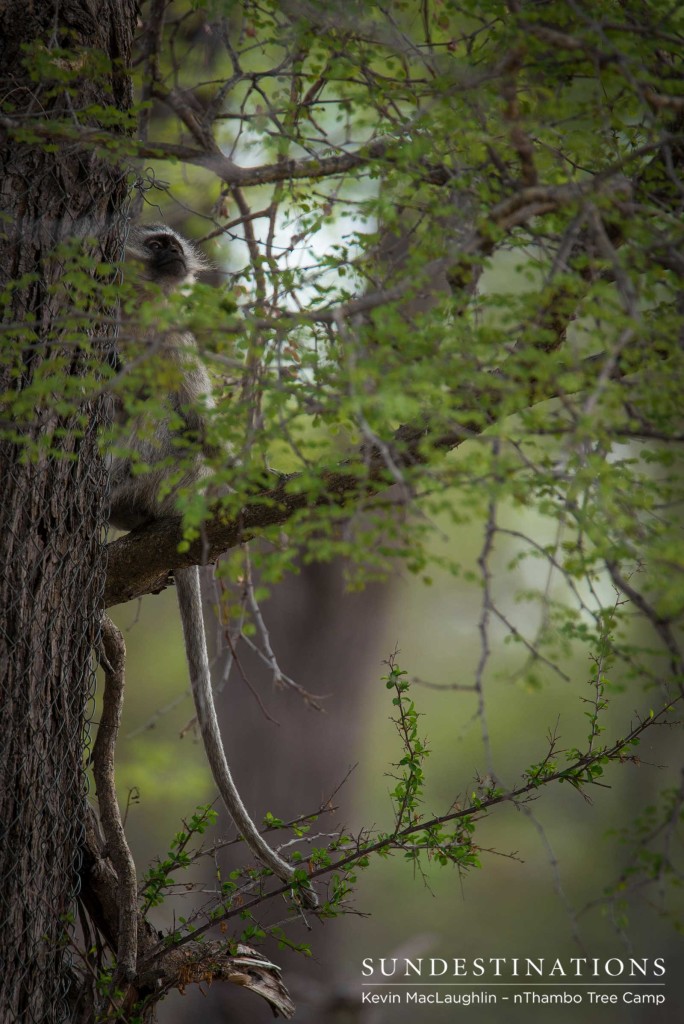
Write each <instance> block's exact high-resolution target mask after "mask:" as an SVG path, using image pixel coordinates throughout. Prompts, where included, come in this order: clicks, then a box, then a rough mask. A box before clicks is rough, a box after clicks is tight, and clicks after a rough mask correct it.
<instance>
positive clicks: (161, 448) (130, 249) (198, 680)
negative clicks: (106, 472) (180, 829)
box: [110, 224, 315, 905]
mask: <svg viewBox="0 0 684 1024" xmlns="http://www.w3.org/2000/svg"><path fill="white" fill-rule="evenodd" d="M126 256H127V259H128V260H132V261H134V265H135V272H134V275H133V276H134V277H135V283H136V285H137V284H138V282H139V287H140V292H141V295H142V296H143V298H144V297H145V284H146V283H147V282H149V283H150V285H151V286H152V288H151V289H150V290H151V291H152V290H154V289H156V290H161V292H162V293H163V294H167V295H168V294H170V293H171V292H172V291H175V290H176V289H177V288H180V287H181V286H182V285H185V284H189V283H191V282H192V281H194V280H195V276H196V274H197V272H198V271H199V270H201V269H202V268H203V267H205V266H206V263H205V260H204V258H203V256H202V255H201V253H200V252H199V250H198V249H197V248H196V247H195V246H194V245H193V244H192V243H191V242H188V241H187V239H185V238H182V237H181V236H180V235H179V234H177V232H175V231H173V230H172V229H171V228H169V227H167V226H166V225H164V224H149V225H143V226H142V227H137V228H133V229H132V230H131V232H130V234H129V238H128V243H127V247H126ZM136 275H137V276H136ZM132 334H133V337H134V341H135V343H136V347H142V346H146V345H149V346H150V351H151V353H152V354H154V358H155V359H158V360H160V362H161V364H162V365H163V364H164V362H165V363H166V367H167V369H168V370H170V371H173V372H174V373H175V374H176V375H177V385H174V387H175V390H173V391H172V392H170V393H169V394H168V395H167V396H166V397H165V405H167V407H168V411H169V418H168V419H167V420H165V419H163V418H161V419H158V420H157V421H156V422H155V421H154V420H153V419H152V417H147V418H145V416H144V414H143V415H136V416H134V417H127V416H126V414H125V413H124V412H123V410H122V409H120V410H118V412H117V415H118V417H119V419H120V420H122V421H123V424H124V426H125V428H127V429H128V436H127V437H126V438H125V441H124V444H123V447H125V448H126V449H127V450H128V451H131V452H132V453H133V454H134V455H135V456H137V457H138V459H139V460H140V462H141V463H143V464H144V465H145V466H147V467H151V468H149V469H148V471H147V472H143V473H138V474H135V475H134V473H133V469H132V462H131V458H129V457H122V456H113V457H112V461H111V477H110V479H111V512H110V522H111V523H112V525H113V526H116V527H118V528H119V529H124V530H132V529H134V528H135V527H136V526H140V525H141V524H143V523H146V522H149V521H150V520H153V519H163V518H165V517H167V516H175V515H177V514H178V512H177V508H176V500H175V494H174V490H173V489H171V491H170V492H169V493H166V494H164V496H163V497H160V488H162V487H164V485H165V484H166V486H167V487H168V479H169V476H170V475H171V474H172V473H173V471H174V469H175V468H176V467H177V464H178V459H179V457H181V458H182V457H183V454H181V453H179V446H180V449H181V450H182V439H183V437H184V436H186V437H187V439H188V447H189V448H190V453H189V459H190V461H189V467H188V469H187V471H186V472H185V473H184V474H183V476H182V478H181V479H180V480H179V482H178V484H177V487H178V488H179V489H180V488H185V487H188V486H192V485H196V484H197V483H198V481H200V480H201V479H202V478H203V477H204V476H206V475H207V469H206V466H205V464H204V460H203V457H202V450H201V442H202V438H203V437H204V435H205V425H206V412H207V410H210V409H211V408H213V405H214V401H213V398H212V389H211V381H210V379H209V375H208V373H207V371H206V368H205V367H204V365H203V364H202V362H201V361H200V359H199V358H198V357H197V350H196V346H195V340H194V337H193V335H192V334H190V333H189V332H188V331H166V332H160V331H158V330H155V328H149V329H148V328H145V329H138V330H137V331H136V328H135V325H133V327H132ZM136 354H138V353H137V352H136ZM124 362H125V354H124ZM179 421H180V422H179ZM191 446H192V447H194V449H195V450H196V454H194V455H193V454H192V448H191ZM185 458H188V453H187V452H186V453H185ZM174 459H175V466H174ZM174 576H175V580H176V592H177V594H178V606H179V608H180V615H181V620H182V624H183V635H184V638H185V651H186V655H187V659H188V669H189V672H190V684H191V688H192V695H193V699H194V702H195V708H196V711H197V720H198V722H199V727H200V732H201V735H202V740H203V743H204V748H205V750H206V754H207V758H208V760H209V764H210V766H211V771H212V774H213V776H214V781H215V782H216V785H217V786H218V790H219V792H220V794H221V796H222V798H223V801H224V803H225V805H226V807H227V808H228V811H229V812H230V814H231V816H232V818H233V821H234V822H235V824H236V826H237V828H238V830H239V831H240V833H241V834H242V837H243V838H244V840H245V842H246V843H247V845H248V846H249V848H250V850H251V851H252V853H253V854H254V855H255V856H256V857H258V858H259V860H260V861H261V862H262V863H263V864H265V865H266V867H268V868H270V870H271V871H273V872H274V874H276V875H277V876H278V877H279V878H281V879H282V880H283V881H284V882H290V881H291V880H292V877H293V868H292V866H291V865H290V864H288V862H287V861H286V860H284V859H283V858H282V857H280V856H279V855H278V854H277V853H276V852H275V851H274V850H272V849H271V847H270V846H268V844H267V843H265V842H264V840H263V839H262V837H261V836H260V834H259V832H258V831H257V828H256V826H255V824H254V822H253V821H252V819H251V818H250V816H249V814H248V812H247V809H246V808H245V805H244V804H243V802H242V799H241V797H240V794H239V793H238V791H237V789H236V787H235V783H234V782H233V778H232V776H231V773H230V768H229V766H228V762H227V760H226V756H225V753H224V750H223V743H222V741H221V734H220V732H219V727H218V721H217V718H216V709H215V707H214V698H213V695H212V688H211V676H210V672H209V659H208V656H207V641H206V636H205V632H204V621H203V617H202V604H201V597H200V577H199V569H198V567H197V566H193V567H191V568H189V569H176V570H175V573H174ZM304 898H305V900H306V902H308V903H309V905H315V896H314V895H313V892H312V891H311V890H307V892H306V893H305V894H304Z"/></svg>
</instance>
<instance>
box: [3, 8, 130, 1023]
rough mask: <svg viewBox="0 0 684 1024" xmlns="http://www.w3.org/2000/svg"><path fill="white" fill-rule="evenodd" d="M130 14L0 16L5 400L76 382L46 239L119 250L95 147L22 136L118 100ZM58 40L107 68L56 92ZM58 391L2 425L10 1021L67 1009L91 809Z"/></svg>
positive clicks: (91, 252)
mask: <svg viewBox="0 0 684 1024" xmlns="http://www.w3.org/2000/svg"><path fill="white" fill-rule="evenodd" d="M134 19H135V4H134V3H133V2H132V0H118V2H115V0H107V2H103V3H101V4H98V5H93V4H92V3H90V2H88V0H69V2H68V3H59V4H58V3H42V4H36V5H26V4H24V3H19V2H5V3H4V4H3V5H2V9H1V11H0V36H1V37H2V38H3V40H4V51H3V55H2V64H1V66H0V103H1V109H2V119H1V122H0V124H1V125H2V127H1V128H0V182H2V184H1V186H0V225H1V227H0V275H1V278H0V280H1V281H2V287H3V289H6V290H7V294H6V296H5V298H6V304H5V306H4V310H3V316H2V323H3V333H2V338H3V357H2V360H1V361H0V386H1V391H2V393H3V394H4V395H5V398H7V397H9V399H10V400H11V399H12V398H16V396H17V394H19V393H22V392H23V393H30V392H27V389H28V388H30V387H31V385H32V384H35V382H36V381H37V380H39V379H40V378H41V377H43V378H48V377H49V375H50V373H51V371H52V369H53V368H54V367H57V366H58V365H59V366H62V367H64V366H66V367H67V369H68V372H69V374H70V375H71V377H72V378H77V377H78V376H79V375H81V373H82V372H83V357H82V353H81V351H80V349H79V345H78V343H77V342H75V340H74V338H75V332H74V328H73V325H72V327H71V328H69V327H68V326H65V325H66V324H67V323H68V319H69V316H70V314H71V313H72V312H73V310H72V308H71V305H72V299H71V297H70V294H69V291H68V289H67V288H65V287H62V286H61V285H60V279H61V277H62V274H63V270H64V259H65V256H64V253H65V250H64V249H63V248H62V249H59V248H58V247H60V246H64V245H71V246H72V247H73V246H74V243H75V244H76V248H77V249H79V250H80V251H82V252H84V253H85V254H86V255H87V256H90V257H92V263H91V265H92V266H94V265H95V264H96V263H98V262H99V261H100V260H101V259H102V258H105V259H108V260H113V259H116V258H117V257H118V256H119V251H118V246H119V244H120V243H119V241H118V235H119V230H118V227H119V225H118V224H117V221H116V212H117V210H120V209H121V207H122V204H123V201H124V198H125V195H126V182H125V177H124V173H123V172H122V170H121V168H120V167H117V166H116V165H115V164H113V163H112V162H111V161H110V160H108V159H107V158H106V157H105V156H103V155H101V154H97V153H96V152H94V151H93V150H90V151H87V150H83V149H81V148H80V147H78V146H76V145H72V146H63V147H60V148H59V149H57V151H55V152H50V151H47V150H46V148H45V147H44V146H41V145H40V144H39V143H36V142H35V141H34V140H33V139H32V138H31V137H30V136H29V135H27V134H26V130H25V129H26V126H27V125H30V124H32V123H36V124H37V123H44V122H46V121H48V120H51V119H53V120H54V119H60V118H65V117H76V118H80V119H82V120H86V121H87V120H88V117H87V115H86V114H85V113H84V111H85V109H86V108H87V107H89V105H90V104H93V103H98V104H101V105H103V106H104V105H107V104H109V105H111V106H115V107H117V108H118V109H120V110H125V109H126V108H127V107H128V105H129V103H130V89H129V82H128V77H127V74H126V71H125V66H126V64H127V62H128V57H129V54H130V46H131V39H132V31H133V27H134ZM56 47H65V48H69V49H71V50H73V51H78V53H79V54H81V55H82V56H83V59H84V61H85V58H86V56H87V55H88V54H90V53H91V52H92V51H94V50H95V51H100V53H102V54H104V55H106V56H108V57H109V58H110V59H112V60H115V61H116V62H117V63H115V64H113V65H112V66H111V68H110V70H108V71H103V72H102V73H101V74H100V75H98V76H95V77H93V75H92V71H90V69H88V70H87V71H86V69H85V65H84V70H83V73H82V74H80V73H79V68H78V61H74V60H71V61H70V59H69V58H64V57H59V58H58V59H59V60H62V61H65V60H66V65H65V64H64V63H62V64H61V65H60V64H59V63H55V65H54V66H55V69H61V70H62V71H63V70H64V69H65V67H66V66H67V65H69V64H71V68H70V69H71V70H72V71H73V72H74V76H73V77H72V81H71V82H70V84H69V87H68V89H67V87H66V86H60V83H59V79H58V76H57V75H56V74H55V78H54V80H53V79H51V77H50V74H49V73H47V74H46V72H45V71H44V70H43V71H42V72H39V71H38V70H37V69H38V68H39V66H40V65H39V63H38V62H39V59H41V58H42V59H48V60H52V59H54V58H55V57H56V55H55V52H54V51H55V48H56ZM27 48H28V49H27ZM27 55H28V56H27ZM90 123H91V124H96V123H97V121H96V119H95V118H94V117H92V116H91V117H90ZM21 126H23V128H22V127H21ZM10 289H11V291H10ZM101 312H103V311H102V310H100V309H98V308H97V305H96V303H94V304H93V305H92V307H91V309H90V311H89V313H90V314H91V315H90V324H91V330H90V331H89V334H90V335H91V338H92V337H94V338H95V339H97V336H98V333H99V332H98V328H97V326H94V327H93V326H92V325H93V324H95V325H96V324H97V316H98V314H100V313H101ZM19 353H20V355H18V354H19ZM54 399H55V395H54V393H52V392H51V389H50V387H49V386H48V387H46V394H45V400H44V401H43V402H41V403H39V404H36V406H35V407H34V408H32V409H31V410H29V411H28V412H27V411H26V410H24V412H25V413H26V415H25V417H24V418H22V419H21V420H19V421H16V422H14V423H11V422H8V414H7V410H6V409H5V411H4V412H3V414H2V417H1V419H2V423H1V426H2V428H9V429H3V430H2V431H1V432H0V437H1V438H2V440H1V441H0V478H1V479H2V485H3V495H2V503H1V506H0V568H1V572H0V622H1V623H2V625H1V626H0V707H1V708H2V725H1V727H0V821H1V822H2V825H3V836H2V840H1V842H0V878H2V889H1V890H0V916H1V917H2V919H3V928H2V930H0V963H2V964H3V969H2V971H1V972H0V1006H2V1019H3V1021H6V1022H8V1024H9V1022H14V1021H32V1022H48V1021H49V1022H53V1021H54V1022H56V1021H60V1020H63V1019H65V1017H66V1014H67V1009H66V1002H67V999H66V997H67V989H68V985H69V977H70V973H69V964H68V959H69V957H68V915H70V914H71V913H72V911H73V901H74V896H75V891H76V885H77V882H76V878H77V868H78V858H79V847H80V845H81V843H82V839H83V832H84V814H85V806H86V800H85V780H84V772H83V759H82V750H83V740H84V726H85V709H86V706H87V702H88V698H89V696H90V694H91V692H92V686H93V669H92V663H91V650H92V645H93V642H94V640H95V638H96V632H97V620H98V617H99V609H100V607H101V596H102V586H103V569H104V566H103V554H102V543H101V541H102V526H103V523H104V520H105V515H106V510H105V495H106V487H105V475H104V469H103V467H102V465H101V462H100V460H99V457H98V455H97V451H96V447H95V429H96V426H97V423H96V420H97V416H98V403H97V402H91V401H88V400H86V399H84V401H83V404H82V405H81V408H80V409H79V410H78V411H77V412H74V411H73V410H72V411H68V410H66V407H64V406H61V407H60V405H59V403H58V402H56V401H55V400H54ZM16 415H17V414H16V410H15V416H16ZM38 442H42V445H41V447H40V451H38V450H37V446H38ZM27 447H28V448H32V449H33V450H34V453H35V454H34V457H32V458H31V459H27V458H26V451H27Z"/></svg>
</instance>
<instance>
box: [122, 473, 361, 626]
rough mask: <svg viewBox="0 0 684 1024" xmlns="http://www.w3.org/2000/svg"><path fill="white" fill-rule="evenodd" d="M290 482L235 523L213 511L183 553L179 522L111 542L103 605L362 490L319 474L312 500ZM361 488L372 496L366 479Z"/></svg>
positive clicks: (346, 476)
mask: <svg viewBox="0 0 684 1024" xmlns="http://www.w3.org/2000/svg"><path fill="white" fill-rule="evenodd" d="M290 479H292V478H283V480H282V482H281V483H280V484H279V485H278V487H276V488H273V489H271V490H269V491H264V492H262V493H261V494H260V495H259V497H258V500H255V501H254V502H252V503H251V504H248V505H245V506H244V508H243V509H242V510H241V512H240V516H239V518H237V519H233V520H230V521H228V522H226V521H225V519H224V518H223V517H222V515H221V513H220V511H219V512H217V514H216V515H215V516H214V517H213V518H212V519H210V520H209V521H208V522H207V523H205V525H204V528H203V531H202V537H201V539H199V540H197V541H195V543H194V544H191V546H190V548H189V550H188V551H185V552H182V553H181V552H179V550H178V547H179V545H180V544H181V542H182V540H183V531H182V523H181V519H180V518H173V519H171V518H169V519H160V520H157V521H155V522H152V523H150V524H149V525H146V526H141V527H138V529H136V530H132V531H131V532H130V533H127V534H126V536H125V537H121V538H120V539H119V540H116V541H114V543H113V544H110V545H109V548H108V564H107V585H106V588H105V607H110V606H111V605H114V604H121V603H122V602H124V601H130V600H132V599H133V598H136V597H142V596H143V595H144V594H155V593H158V592H159V591H160V590H163V589H164V587H166V586H167V585H168V584H169V574H170V572H171V571H172V570H174V569H180V568H183V567H187V566H190V565H202V564H207V563H210V562H215V561H216V559H217V558H218V557H219V555H222V554H223V553H224V552H225V551H228V550H229V549H230V548H233V547H235V546H236V545H237V544H240V543H242V542H243V541H245V540H248V539H249V538H250V537H251V536H253V535H254V534H255V532H258V531H259V530H263V529H265V528H266V527H268V526H277V525H280V524H282V523H286V522H287V521H288V519H290V518H291V517H292V516H293V515H294V514H295V512H298V511H300V510H301V509H303V508H307V507H316V506H324V505H330V504H338V505H339V504H341V503H344V501H345V499H346V498H348V497H350V496H351V495H352V494H353V495H358V493H359V489H360V488H361V487H362V486H363V485H362V483H361V481H360V479H359V478H358V477H357V476H355V475H354V474H353V473H351V472H349V473H343V472H323V473H322V475H321V484H320V487H319V488H318V489H317V496H316V497H312V495H311V494H310V493H308V492H300V491H294V490H293V491H288V489H287V483H288V480H290ZM365 490H366V492H367V493H368V494H371V493H373V487H372V485H371V483H370V481H369V482H368V483H367V485H366V487H365Z"/></svg>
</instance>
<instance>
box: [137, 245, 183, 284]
mask: <svg viewBox="0 0 684 1024" xmlns="http://www.w3.org/2000/svg"><path fill="white" fill-rule="evenodd" d="M142 248H143V250H144V252H145V259H144V261H143V262H144V263H145V265H146V267H147V268H148V270H149V277H150V279H151V280H152V281H159V282H160V283H161V284H170V285H174V284H180V283H181V281H184V280H185V278H186V277H187V276H188V265H187V261H186V258H185V252H184V250H183V246H182V245H181V243H180V241H179V239H177V238H175V237H174V236H173V235H167V234H155V235H149V236H148V237H147V238H145V239H143V242H142Z"/></svg>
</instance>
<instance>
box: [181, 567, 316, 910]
mask: <svg viewBox="0 0 684 1024" xmlns="http://www.w3.org/2000/svg"><path fill="white" fill-rule="evenodd" d="M174 575H175V578H176V591H177V593H178V606H179V608H180V616H181V622H182V624H183V635H184V637H185V652H186V655H187V659H188V667H189V669H190V684H191V687H192V696H193V699H194V701H195V710H196V711H197V720H198V722H199V727H200V732H201V734H202V741H203V743H204V749H205V751H206V754H207V759H208V761H209V765H210V767H211V772H212V775H213V776H214V782H215V783H216V785H217V786H218V790H219V793H220V794H221V797H222V798H223V802H224V803H225V805H226V807H227V808H228V812H229V813H230V815H231V817H232V819H233V821H234V822H235V824H236V826H237V828H238V830H239V832H240V833H241V835H242V838H243V839H244V840H245V842H246V843H247V846H248V847H249V848H250V850H251V851H252V853H253V854H254V855H255V857H258V858H259V860H260V861H261V862H262V863H263V864H265V865H266V867H267V868H270V869H271V871H272V872H273V873H274V874H275V875H277V876H278V878H280V879H282V880H283V882H286V883H290V882H292V879H293V875H294V870H293V868H292V865H291V864H288V862H287V861H286V860H284V859H283V858H282V857H280V856H279V855H278V854H277V853H276V852H275V850H272V849H271V847H270V846H269V845H268V843H266V842H264V840H263V839H262V837H261V835H260V834H259V832H258V831H257V828H256V825H255V824H254V822H253V821H252V819H251V818H250V816H249V813H248V811H247V808H246V807H245V805H244V803H243V802H242V798H241V796H240V794H239V793H238V791H237V787H236V785H235V783H234V781H233V776H232V775H231V772H230V767H229V765H228V760H227V758H226V755H225V751H224V749H223V741H222V740H221V733H220V732H219V726H218V719H217V717H216V707H215V705H214V696H213V693H212V688H211V674H210V671H209V658H208V656H207V640H206V636H205V632H204V619H203V616H202V599H201V593H200V578H199V569H198V568H197V566H192V567H191V568H189V569H176V571H175V573H174ZM301 896H302V898H303V900H304V901H305V902H306V903H307V904H308V905H309V906H311V907H315V906H317V905H318V900H317V899H316V896H315V894H314V892H313V890H312V889H310V888H307V889H305V890H302V891H301Z"/></svg>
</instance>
